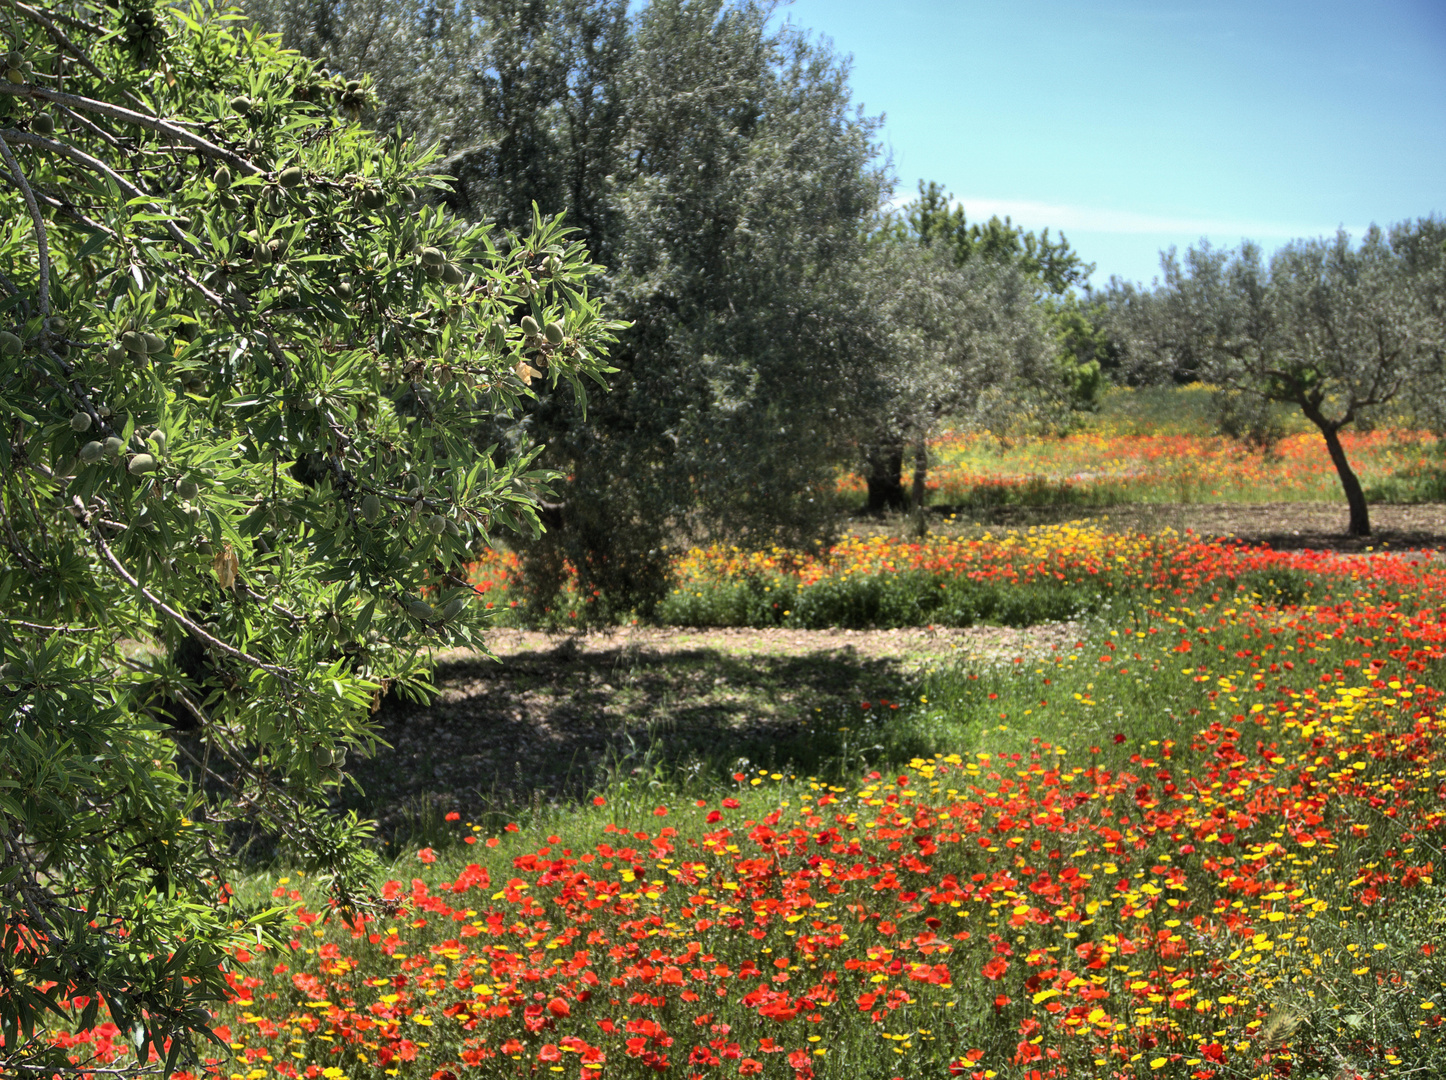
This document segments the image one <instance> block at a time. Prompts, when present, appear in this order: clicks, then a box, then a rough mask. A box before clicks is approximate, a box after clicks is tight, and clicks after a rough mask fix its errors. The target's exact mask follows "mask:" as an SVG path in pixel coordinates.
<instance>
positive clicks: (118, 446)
mask: <svg viewBox="0 0 1446 1080" xmlns="http://www.w3.org/2000/svg"><path fill="white" fill-rule="evenodd" d="M124 449H125V443H123V442H121V440H120V436H119V435H112V436H111V437H110V438H108V439H106V441H105V456H106V457H119V456H120V452H121V451H122V450H124Z"/></svg>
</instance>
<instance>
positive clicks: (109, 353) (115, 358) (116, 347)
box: [105, 341, 126, 364]
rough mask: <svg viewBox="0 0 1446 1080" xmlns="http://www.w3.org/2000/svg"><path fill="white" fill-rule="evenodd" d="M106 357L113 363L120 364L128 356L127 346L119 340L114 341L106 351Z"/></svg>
mask: <svg viewBox="0 0 1446 1080" xmlns="http://www.w3.org/2000/svg"><path fill="white" fill-rule="evenodd" d="M105 358H106V359H107V360H109V361H110V362H111V363H112V364H119V363H120V362H121V361H122V360H124V359H125V358H126V351H125V347H124V346H122V345H121V344H120V342H118V341H116V342H112V343H111V345H110V347H109V348H108V349H106V351H105Z"/></svg>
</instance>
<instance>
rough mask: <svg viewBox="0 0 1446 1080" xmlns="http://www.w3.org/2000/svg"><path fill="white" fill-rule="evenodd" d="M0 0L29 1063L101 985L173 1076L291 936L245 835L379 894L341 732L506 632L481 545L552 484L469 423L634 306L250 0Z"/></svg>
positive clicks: (10, 798)
mask: <svg viewBox="0 0 1446 1080" xmlns="http://www.w3.org/2000/svg"><path fill="white" fill-rule="evenodd" d="M5 6H6V8H7V9H8V15H9V20H8V24H7V25H8V28H9V34H10V37H9V40H8V50H7V51H8V55H7V56H6V58H5V60H6V71H5V74H6V78H5V79H4V80H0V213H3V215H4V221H5V226H6V227H5V229H4V231H3V233H0V613H3V614H0V950H3V952H4V955H5V957H6V962H5V964H3V965H0V1035H3V1049H0V1071H3V1072H4V1073H5V1074H6V1075H11V1076H14V1075H20V1076H23V1075H50V1074H51V1073H53V1072H54V1071H56V1070H64V1069H66V1068H68V1067H69V1063H68V1062H67V1060H66V1058H65V1055H64V1053H63V1052H61V1051H59V1050H57V1049H55V1048H54V1047H53V1045H52V1044H51V1043H50V1042H49V1041H48V1040H47V1039H46V1038H45V1037H44V1029H45V1027H46V1025H47V1024H49V1025H51V1026H55V1025H72V1026H80V1027H86V1026H90V1025H91V1024H92V1023H93V1022H95V1020H96V1019H97V1016H98V1015H99V1010H105V1011H107V1012H108V1014H109V1018H110V1019H111V1020H113V1021H114V1022H115V1023H116V1024H117V1025H118V1026H119V1027H120V1028H121V1029H122V1031H124V1032H125V1033H126V1034H127V1036H129V1037H131V1038H132V1039H133V1042H134V1045H135V1046H136V1048H137V1050H138V1055H139V1058H140V1060H142V1061H143V1060H145V1058H146V1056H147V1053H148V1051H150V1050H151V1048H153V1047H156V1048H163V1049H162V1056H163V1057H164V1060H165V1065H166V1067H167V1068H170V1067H173V1066H175V1065H176V1064H177V1063H178V1062H182V1061H184V1060H186V1059H187V1058H188V1056H189V1055H191V1053H192V1050H193V1047H192V1039H191V1035H192V1034H193V1033H196V1032H204V1031H205V1030H206V1024H207V1019H208V1016H207V1013H206V1011H205V1005H206V1003H207V1002H208V1001H210V1000H212V999H215V998H216V997H218V996H219V994H220V993H221V991H222V989H223V975H224V972H223V966H224V963H225V960H226V950H227V949H228V947H230V946H232V945H234V944H236V943H237V942H244V941H250V942H252V943H253V944H254V943H255V942H256V941H258V940H269V935H270V934H271V932H272V930H273V929H274V928H275V927H277V926H278V925H279V923H278V921H277V920H278V918H279V917H280V916H279V914H278V913H277V912H275V911H263V910H245V911H243V910H238V908H237V905H236V904H235V903H234V902H233V903H228V898H229V890H228V887H227V884H226V882H227V868H228V865H229V860H230V858H231V855H230V852H231V844H230V842H231V840H232V839H233V838H234V835H235V833H236V830H238V829H245V830H251V831H255V830H260V831H262V832H264V833H268V834H271V835H274V836H279V837H281V838H283V839H284V841H285V842H286V843H288V844H289V845H290V847H291V849H292V850H293V851H294V852H295V853H296V854H297V855H298V856H299V857H301V858H303V859H304V860H305V861H306V862H307V863H308V864H309V865H310V866H312V867H314V868H315V869H316V870H318V871H319V872H321V873H322V874H324V875H325V876H327V877H328V878H329V880H330V882H331V884H332V887H333V889H334V892H335V895H336V898H337V899H338V901H339V902H341V903H342V904H354V903H364V902H365V896H364V889H365V886H366V884H367V883H368V880H369V879H368V876H367V873H366V859H365V854H366V850H367V848H366V844H365V841H366V839H367V834H368V828H367V825H366V823H365V822H360V821H357V820H355V819H354V818H343V817H339V816H336V815H334V814H331V813H329V812H328V811H327V809H326V804H327V800H328V798H329V797H330V794H331V793H333V792H334V791H335V789H336V786H337V785H338V783H340V781H341V778H342V773H341V769H342V767H343V766H344V764H345V761H346V757H347V754H348V752H352V753H358V752H360V753H367V752H370V751H372V750H374V749H376V747H377V745H378V744H377V741H376V735H375V727H374V725H373V723H372V721H371V719H370V715H371V711H372V709H373V708H374V707H375V705H376V702H377V700H378V698H379V696H380V695H381V694H382V693H383V692H384V691H385V690H386V689H387V688H388V687H389V686H393V685H400V686H402V687H403V688H412V689H416V688H418V687H421V686H424V685H425V681H426V676H427V664H428V657H429V655H430V651H431V650H432V649H433V648H435V647H437V646H440V645H444V644H445V645H453V644H457V645H470V646H478V645H481V644H482V643H483V640H482V637H481V633H482V630H483V628H484V622H483V614H482V612H480V611H478V610H477V607H478V605H471V604H469V603H468V598H469V596H470V595H471V590H470V588H469V587H468V586H467V584H466V582H465V580H464V579H463V578H462V576H461V575H460V573H459V571H460V568H461V566H462V564H463V563H464V562H465V561H466V560H468V559H469V558H471V557H472V555H473V553H474V552H475V551H476V550H477V549H478V548H479V547H481V546H484V545H486V544H487V543H488V542H489V538H490V537H491V536H492V535H493V534H494V532H495V531H496V530H498V529H499V528H507V529H516V530H521V531H522V532H524V533H530V532H532V531H535V530H536V529H537V528H538V520H537V501H538V499H539V497H540V496H541V495H543V494H545V493H546V490H547V487H546V485H547V482H548V474H546V473H545V472H543V471H541V470H540V469H539V468H538V467H537V463H536V461H535V458H534V456H533V455H530V454H524V455H516V454H510V453H508V452H507V451H506V450H505V448H501V449H499V448H498V447H491V448H490V449H485V450H479V448H478V444H477V433H478V432H479V431H480V430H484V429H487V428H489V427H490V426H495V424H496V421H497V418H498V417H499V416H502V415H506V414H509V413H513V412H516V411H517V410H518V409H519V408H521V407H522V405H523V403H524V402H525V401H526V400H528V399H529V398H530V397H532V396H533V395H535V394H536V393H537V392H538V391H539V390H541V389H544V388H546V389H547V390H548V391H549V392H551V390H552V389H553V388H555V387H559V386H561V387H567V388H568V392H569V393H571V394H574V395H576V396H577V399H578V400H579V402H581V401H582V400H583V398H584V387H585V384H586V383H587V382H588V381H590V380H601V378H602V377H603V376H604V374H605V372H606V370H607V368H606V366H605V360H604V355H605V351H606V348H607V347H608V345H609V342H610V341H611V340H612V333H613V330H614V329H616V327H615V325H614V324H612V323H609V322H608V321H606V320H605V319H604V318H603V317H602V315H601V313H600V309H599V305H598V303H597V302H596V301H595V300H594V299H592V298H590V295H589V291H588V281H589V279H590V277H591V276H592V275H593V274H594V272H595V269H594V267H593V266H592V265H591V263H590V262H589V260H588V258H587V255H586V252H585V251H584V250H583V248H582V247H581V246H580V245H579V244H577V243H575V242H573V241H572V240H571V239H570V237H569V235H568V234H567V232H566V231H565V230H564V229H563V228H562V227H561V225H560V224H559V222H557V221H556V220H552V219H545V218H543V217H540V216H539V217H536V218H535V219H534V221H533V222H532V223H531V228H530V230H529V231H528V232H527V234H526V235H517V234H502V233H498V232H494V231H492V230H489V229H488V228H486V227H483V226H480V225H473V224H467V223H464V222H459V221H455V220H453V219H451V218H450V217H449V216H448V215H447V214H446V213H444V212H443V211H442V210H441V209H438V208H435V207H429V206H427V205H425V203H424V202H422V201H419V196H420V195H421V194H423V193H424V192H425V191H426V190H428V189H429V188H432V187H436V186H437V185H440V184H441V183H442V181H441V180H440V179H438V178H437V177H435V176H434V175H432V172H433V170H434V168H435V161H434V159H433V158H432V157H431V156H430V155H429V154H428V153H426V152H422V151H419V149H418V148H417V147H415V146H414V145H412V144H409V143H408V142H406V141H405V140H404V139H403V138H401V137H399V136H393V137H391V138H387V139H381V140H379V139H377V138H376V137H375V136H373V135H372V134H370V133H369V132H367V131H366V130H364V129H362V128H361V127H360V126H359V125H358V124H357V123H356V121H355V117H356V116H357V115H358V114H360V113H361V112H363V111H364V110H366V109H367V108H369V106H370V105H371V104H372V103H373V98H372V91H371V89H370V87H369V86H368V84H367V83H366V82H365V81H362V80H357V79H352V80H342V79H340V78H336V77H329V76H323V75H322V74H321V73H320V72H319V71H318V70H317V68H316V67H315V65H313V64H312V63H311V62H310V61H308V60H306V59H304V58H302V57H301V56H299V55H297V54H294V53H288V52H284V51H281V50H280V49H279V48H278V47H277V45H276V44H275V42H274V41H272V40H270V39H268V38H266V37H262V36H258V35H256V34H255V33H254V32H249V31H246V30H245V29H244V28H243V26H244V24H242V23H239V22H238V21H237V19H238V16H237V15H236V14H235V13H234V12H226V11H219V10H215V9H212V8H210V7H208V6H205V5H204V4H203V3H201V2H199V0H198V2H196V3H193V4H192V5H191V6H189V7H185V6H180V7H165V6H152V5H151V4H149V3H147V2H144V0H139V2H137V0H123V2H122V3H121V4H120V6H107V5H105V4H103V3H85V2H70V3H54V4H49V5H45V6H42V7H31V6H28V5H26V4H23V3H20V2H18V0H7V2H6V5H5ZM177 729H186V730H185V731H184V732H179V731H178V730H177ZM77 999H78V1000H80V1001H88V1004H87V1005H86V1006H85V1007H84V1008H83V1009H76V1008H75V1007H74V1004H75V1002H76V1001H77ZM46 1013H49V1014H50V1018H49V1019H48V1020H47V1019H45V1018H44V1014H46Z"/></svg>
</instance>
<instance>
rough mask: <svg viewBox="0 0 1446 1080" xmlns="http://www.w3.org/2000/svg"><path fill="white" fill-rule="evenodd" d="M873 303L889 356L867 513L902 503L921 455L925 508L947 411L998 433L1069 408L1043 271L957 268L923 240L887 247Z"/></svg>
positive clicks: (920, 496) (918, 492)
mask: <svg viewBox="0 0 1446 1080" xmlns="http://www.w3.org/2000/svg"><path fill="white" fill-rule="evenodd" d="M876 256H877V264H876V266H875V274H874V281H875V283H876V284H875V295H874V296H873V297H872V306H873V309H874V310H875V311H877V312H878V313H879V315H880V317H881V319H882V323H883V327H884V336H883V341H882V346H883V348H882V353H883V359H882V360H881V361H880V363H879V364H878V365H877V366H876V367H875V368H874V369H873V371H874V379H875V386H874V388H873V393H872V394H871V396H872V398H873V400H874V402H875V409H874V413H873V417H872V421H873V422H872V424H870V425H869V426H868V427H867V428H866V429H865V430H866V432H867V435H868V437H867V439H866V441H865V443H864V445H865V447H866V448H867V449H866V458H865V466H866V471H865V477H866V480H867V483H868V502H867V509H868V510H870V511H871V512H879V511H882V510H901V509H903V508H904V505H905V500H904V493H903V485H902V473H903V466H904V461H905V460H906V459H907V458H908V457H910V456H912V458H913V462H914V475H913V499H912V502H913V507H914V510H915V512H919V511H921V509H922V507H923V503H924V491H925V482H926V480H927V476H928V461H929V458H928V440H929V438H930V437H931V436H933V435H934V434H936V432H937V430H938V428H939V426H940V424H941V423H943V422H944V421H945V420H946V419H947V420H951V421H953V422H956V423H962V424H964V425H966V426H969V427H973V428H977V429H980V430H988V431H994V432H997V433H1000V434H1003V433H1005V432H1006V431H1010V430H1018V429H1019V428H1020V427H1021V426H1023V427H1026V428H1032V429H1035V430H1049V429H1052V428H1054V427H1056V426H1058V425H1059V424H1060V423H1061V421H1062V420H1063V418H1064V417H1065V416H1067V415H1068V413H1069V410H1070V394H1069V383H1068V381H1067V380H1066V379H1065V378H1063V377H1062V370H1063V369H1062V368H1061V365H1060V364H1059V362H1058V354H1057V342H1056V340H1055V337H1054V335H1053V334H1052V333H1051V326H1050V322H1049V314H1048V312H1047V311H1046V309H1045V307H1044V306H1043V305H1042V304H1040V303H1039V296H1038V292H1037V289H1036V283H1035V280H1034V278H1033V277H1032V276H1031V275H1030V274H1028V273H1027V272H1025V271H1024V270H1023V269H1021V268H1020V267H1018V266H1015V265H1011V264H1007V263H1004V264H1001V263H990V262H987V261H984V260H975V261H971V262H967V263H965V264H963V265H956V264H955V263H954V262H953V261H952V260H949V259H945V258H940V257H939V255H938V254H937V253H936V252H933V251H930V250H929V249H927V248H924V247H921V246H919V245H917V244H907V243H898V242H894V241H889V242H887V243H884V244H882V245H881V246H880V247H879V248H878V250H877V252H876Z"/></svg>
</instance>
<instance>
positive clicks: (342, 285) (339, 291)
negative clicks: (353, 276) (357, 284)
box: [336, 281, 352, 300]
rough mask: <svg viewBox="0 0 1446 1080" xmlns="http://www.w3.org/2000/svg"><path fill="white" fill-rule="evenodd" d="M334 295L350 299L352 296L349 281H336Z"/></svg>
mask: <svg viewBox="0 0 1446 1080" xmlns="http://www.w3.org/2000/svg"><path fill="white" fill-rule="evenodd" d="M336 295H337V296H339V297H341V298H342V299H343V300H350V299H351V298H352V287H351V282H350V281H342V282H338V283H337V286H336Z"/></svg>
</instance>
